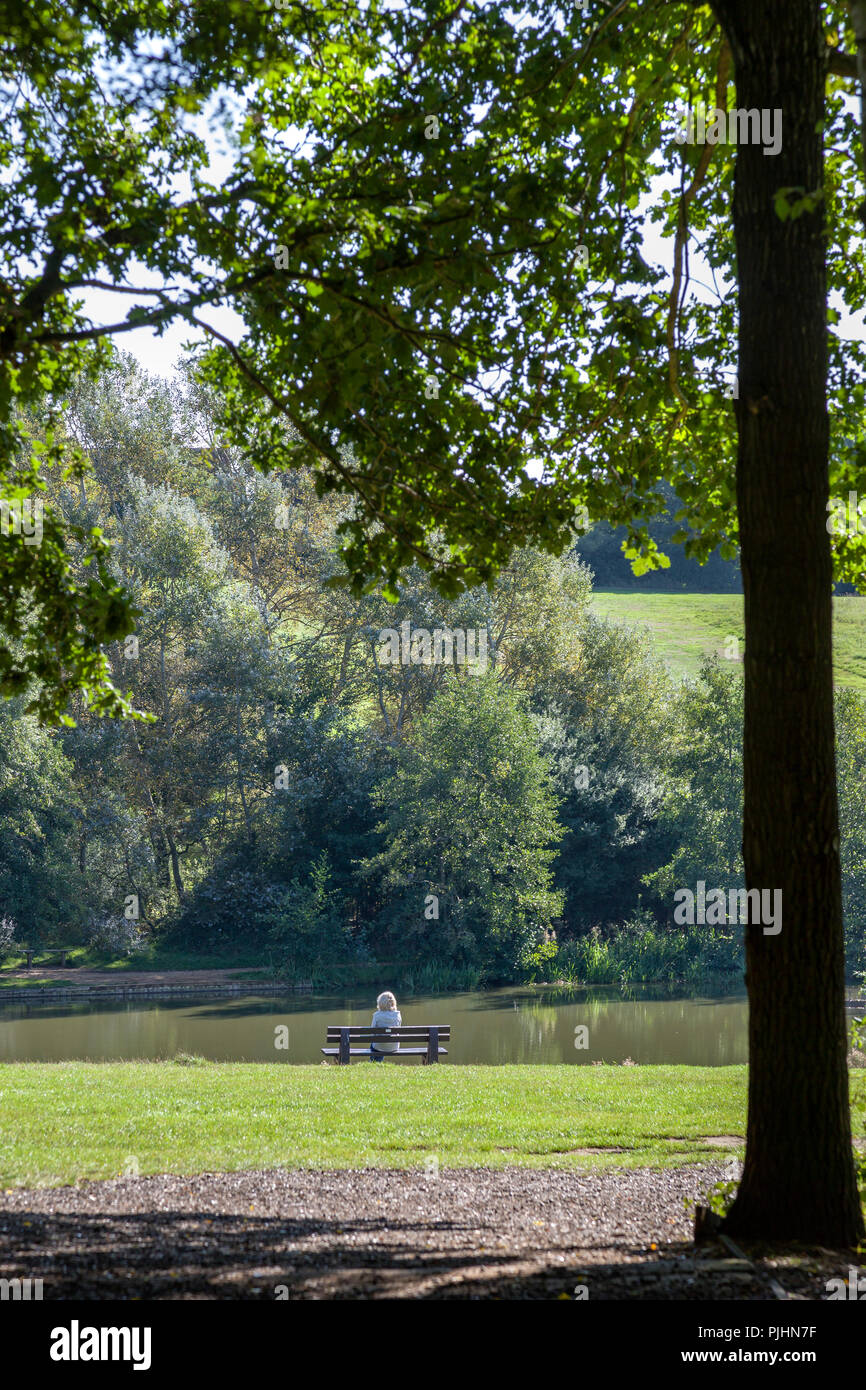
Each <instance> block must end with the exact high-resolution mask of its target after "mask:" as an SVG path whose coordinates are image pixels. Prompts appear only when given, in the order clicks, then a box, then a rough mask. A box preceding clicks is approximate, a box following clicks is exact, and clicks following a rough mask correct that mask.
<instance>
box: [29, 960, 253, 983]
mask: <svg viewBox="0 0 866 1390" xmlns="http://www.w3.org/2000/svg"><path fill="white" fill-rule="evenodd" d="M259 973H260V972H259V971H257V970H255V969H253V968H252V967H250V968H249V969H240V970H238V969H235V970H87V969H85V968H84V967H81V968H75V969H73V968H71V967H68V966H67V967H64V966H60V965H56V966H55V965H34V966H31V968H30V969H29V970H28V969H27V968H26V967H25V966H22V967H21V968H20V969H18V970H6V971H4V972H3V979H4V980H7V981H12V980H15V981H19V982H20V983H22V984H24V983H26V981H27V980H53V981H54V982H55V983H56V984H58V985H88V986H91V987H92V986H94V985H110V986H111V987H112V988H117V987H118V986H120V985H202V986H207V985H227V984H237V983H238V982H240V981H242V980H244V979H245V978H246V977H248V976H251V975H256V974H259Z"/></svg>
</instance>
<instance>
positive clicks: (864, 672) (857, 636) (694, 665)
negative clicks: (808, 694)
mask: <svg viewBox="0 0 866 1390" xmlns="http://www.w3.org/2000/svg"><path fill="white" fill-rule="evenodd" d="M593 607H594V609H595V611H596V612H597V613H598V614H599V616H601V617H603V618H609V619H610V620H611V621H612V622H621V623H629V624H634V625H645V626H646V627H648V628H649V629H650V631H651V632H652V634H653V638H654V641H655V644H656V647H657V649H658V651H659V653H660V655H661V656H662V657H663V658H664V661H665V662H666V664H667V666H668V668H669V670H670V671H671V672H672V674H674V675H689V676H695V675H697V673H698V667H699V666H700V661H701V657H702V656H704V655H705V654H707V653H712V652H717V653H718V654H719V655H720V656H723V655H724V654H725V644H726V642H727V641H728V639H729V638H730V637H736V638H737V639H738V640H739V644H740V647H739V652H740V662H741V663H742V656H743V651H744V649H745V641H744V629H743V598H742V595H741V594H636V593H634V592H625V591H621V592H611V591H608V592H597V593H596V594H595V596H594V599H593ZM833 635H834V642H835V663H834V664H835V672H836V682H837V684H838V685H847V686H852V687H853V688H854V689H856V690H866V598H859V597H857V598H834V600H833Z"/></svg>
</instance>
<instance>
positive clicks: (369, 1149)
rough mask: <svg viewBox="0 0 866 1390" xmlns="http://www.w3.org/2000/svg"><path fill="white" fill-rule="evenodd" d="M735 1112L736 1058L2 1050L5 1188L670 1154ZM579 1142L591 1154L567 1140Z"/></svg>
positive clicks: (697, 1155)
mask: <svg viewBox="0 0 866 1390" xmlns="http://www.w3.org/2000/svg"><path fill="white" fill-rule="evenodd" d="M179 1063H185V1064H179ZM745 1110H746V1068H745V1067H744V1066H735V1067H685V1066H667V1067H588V1066H587V1067H583V1066H531V1067H529V1066H503V1067H484V1066H461V1067H451V1066H449V1065H448V1064H447V1063H445V1064H441V1065H440V1066H438V1067H421V1066H419V1065H416V1064H414V1063H402V1064H400V1065H394V1064H387V1063H386V1064H385V1065H384V1066H377V1067H374V1066H372V1065H370V1064H369V1063H365V1062H361V1063H358V1064H356V1065H355V1066H353V1067H351V1068H349V1067H334V1066H328V1067H325V1066H288V1065H285V1064H284V1065H280V1064H272V1063H260V1064H255V1063H228V1064H226V1063H220V1064H216V1063H209V1062H203V1061H201V1060H200V1059H195V1058H182V1059H181V1058H179V1059H178V1061H176V1062H113V1063H90V1062H58V1063H43V1062H31V1063H5V1064H2V1065H0V1113H2V1115H3V1125H2V1134H0V1186H2V1187H5V1188H10V1187H13V1186H22V1185H23V1186H33V1185H46V1186H56V1185H59V1184H62V1183H74V1182H78V1181H80V1180H82V1179H93V1178H108V1177H116V1176H118V1175H119V1174H121V1173H123V1172H124V1170H125V1169H127V1170H128V1169H129V1168H130V1167H134V1168H135V1169H137V1171H138V1172H139V1173H141V1174H143V1175H144V1174H148V1173H162V1172H170V1173H184V1174H193V1173H200V1172H214V1171H233V1170H237V1169H243V1168H266V1167H277V1166H285V1167H291V1168H305V1167H310V1168H375V1167H389V1168H393V1167H396V1168H402V1167H423V1166H424V1163H425V1160H426V1159H429V1157H430V1156H431V1155H435V1156H436V1158H437V1160H438V1163H439V1165H440V1166H441V1167H457V1166H469V1167H474V1166H485V1167H495V1168H502V1167H507V1166H508V1165H510V1164H520V1165H524V1166H528V1167H533V1168H547V1167H551V1168H574V1169H586V1168H594V1167H603V1166H607V1165H609V1164H617V1165H622V1166H626V1167H635V1166H639V1165H644V1164H646V1165H654V1166H674V1165H677V1164H680V1163H686V1162H691V1161H695V1160H698V1159H701V1158H703V1159H707V1158H709V1157H713V1158H718V1157H719V1155H720V1154H721V1153H723V1152H724V1147H723V1148H721V1149H720V1148H719V1147H718V1146H709V1145H707V1144H705V1143H702V1142H701V1140H702V1138H705V1137H706V1136H711V1135H716V1136H718V1135H732V1136H736V1135H742V1134H744V1133H745V1131H744V1128H743V1126H744V1123H745ZM730 1147H731V1149H735V1148H736V1147H737V1146H736V1144H735V1143H734V1144H732V1145H731V1146H730ZM587 1148H588V1149H594V1148H598V1149H600V1150H602V1152H601V1153H597V1154H584V1153H579V1152H575V1151H576V1150H580V1149H587ZM616 1149H623V1150H625V1152H621V1153H618V1152H604V1150H616ZM130 1160H134V1164H131V1163H130Z"/></svg>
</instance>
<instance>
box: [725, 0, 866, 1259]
mask: <svg viewBox="0 0 866 1390" xmlns="http://www.w3.org/2000/svg"><path fill="white" fill-rule="evenodd" d="M713 7H714V9H715V11H716V13H717V15H718V17H719V19H720V20H721V22H722V24H723V25H724V28H725V30H726V33H727V36H728V40H729V42H730V45H731V48H732V51H733V55H734V64H735V71H736V83H737V98H736V100H737V106H738V107H739V108H741V109H742V108H753V107H757V108H758V109H759V110H760V109H767V108H769V109H770V111H773V110H775V109H776V108H781V110H782V112H783V124H782V148H781V151H780V153H778V154H777V155H775V156H774V155H765V154H764V153H763V150H762V147H761V145H759V144H748V145H746V144H743V145H740V146H739V148H738V149H737V153H736V184H735V194H734V229H735V234H736V247H737V262H738V281H739V309H740V324H739V399H738V401H737V407H736V408H737V424H738V433H739V447H738V455H737V508H738V514H739V524H740V546H741V561H742V572H743V591H744V597H745V627H746V654H745V725H744V739H743V776H744V820H743V857H744V860H745V870H746V882H747V885H748V887H750V888H761V889H777V888H780V889H781V890H782V928H781V931H780V932H779V933H778V934H777V935H771V934H765V933H764V930H763V927H762V926H761V925H760V924H754V923H752V924H750V925H749V926H747V927H746V929H745V930H746V970H747V974H746V982H747V986H748V991H749V1003H750V1011H749V1118H748V1131H747V1141H746V1160H745V1167H744V1171H743V1176H742V1181H741V1183H740V1187H739V1192H738V1195H737V1198H736V1201H735V1203H734V1206H733V1207H732V1209H731V1212H730V1214H729V1216H728V1218H727V1221H726V1223H725V1226H726V1229H727V1230H729V1231H730V1232H731V1233H732V1234H736V1235H741V1236H746V1237H749V1236H753V1237H764V1238H768V1239H791V1240H802V1241H807V1242H816V1243H820V1244H823V1245H833V1246H844V1245H852V1244H855V1243H856V1241H857V1240H858V1239H859V1238H860V1237H861V1236H862V1235H863V1219H862V1213H861V1209H860V1203H859V1199H858V1194H857V1184H856V1178H855V1171H854V1163H853V1154H852V1145H851V1122H850V1110H849V1100H848V1071H847V1065H846V1052H847V1033H846V1022H845V1009H844V946H843V936H842V896H841V879H840V864H839V829H838V816H837V803H836V771H835V761H834V728H833V671H832V629H831V618H832V613H831V592H832V568H831V555H830V538H829V534H828V532H827V526H826V522H827V498H828V491H829V482H828V462H827V454H828V420H827V406H826V375H827V333H826V296H827V291H826V277H825V252H824V241H823V228H824V210H823V206H822V205H821V204H820V203H819V205H818V207H817V208H816V209H815V210H814V211H812V212H809V211H805V212H803V213H802V215H800V216H798V217H797V218H787V219H786V220H782V219H781V218H780V217H779V216H778V215H777V213H776V211H775V208H774V200H775V195H776V192H777V190H779V189H780V188H783V187H789V188H796V187H799V188H800V189H801V190H804V191H805V192H807V193H808V192H811V191H812V190H815V189H817V188H820V187H821V186H822V182H823V146H822V139H823V137H822V133H821V129H820V123H821V121H822V119H823V111H824V82H825V62H826V59H825V39H824V35H823V32H822V27H821V18H820V10H819V5H818V3H817V0H786V3H785V4H784V5H779V4H775V3H772V0H769V2H768V0H761V2H760V3H756V0H730V3H729V2H728V0H714V5H713Z"/></svg>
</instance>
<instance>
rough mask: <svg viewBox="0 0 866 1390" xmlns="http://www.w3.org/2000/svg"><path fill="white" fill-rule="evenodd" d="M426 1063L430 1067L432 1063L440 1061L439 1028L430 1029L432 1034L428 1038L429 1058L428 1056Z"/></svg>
mask: <svg viewBox="0 0 866 1390" xmlns="http://www.w3.org/2000/svg"><path fill="white" fill-rule="evenodd" d="M425 1061H426V1063H427V1065H428V1066H429V1065H430V1064H431V1063H432V1062H438V1061H439V1029H438V1028H431V1029H430V1033H429V1035H428V1038H427V1056H426V1058H425Z"/></svg>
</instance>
